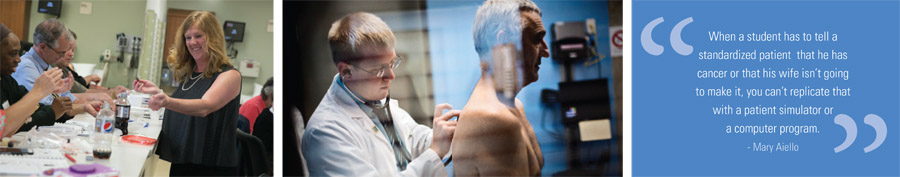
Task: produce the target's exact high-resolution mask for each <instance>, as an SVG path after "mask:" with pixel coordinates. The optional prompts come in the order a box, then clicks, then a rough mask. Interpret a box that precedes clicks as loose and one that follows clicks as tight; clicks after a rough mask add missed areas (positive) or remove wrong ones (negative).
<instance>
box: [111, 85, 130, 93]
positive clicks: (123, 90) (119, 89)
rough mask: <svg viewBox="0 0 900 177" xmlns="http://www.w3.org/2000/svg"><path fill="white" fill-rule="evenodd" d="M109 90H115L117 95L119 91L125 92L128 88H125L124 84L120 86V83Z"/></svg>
mask: <svg viewBox="0 0 900 177" xmlns="http://www.w3.org/2000/svg"><path fill="white" fill-rule="evenodd" d="M111 90H113V91H115V92H116V95H118V94H120V93H122V92H127V91H128V88H125V87H124V86H121V85H120V86H116V88H112V89H111Z"/></svg>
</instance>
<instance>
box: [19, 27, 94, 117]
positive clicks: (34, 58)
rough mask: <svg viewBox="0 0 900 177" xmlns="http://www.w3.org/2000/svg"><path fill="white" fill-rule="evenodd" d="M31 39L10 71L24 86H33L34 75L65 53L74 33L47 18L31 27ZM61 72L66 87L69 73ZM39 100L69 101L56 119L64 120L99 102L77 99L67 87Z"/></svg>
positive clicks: (89, 111)
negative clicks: (29, 44)
mask: <svg viewBox="0 0 900 177" xmlns="http://www.w3.org/2000/svg"><path fill="white" fill-rule="evenodd" d="M33 40H34V46H32V49H31V50H29V51H28V52H27V53H25V55H22V62H21V63H19V66H18V67H16V72H15V73H13V74H12V77H13V78H15V79H16V81H17V82H19V84H21V85H22V86H25V88H26V89H28V90H31V88H32V86H34V81H35V79H37V78H38V77H39V76H40V75H41V74H42V73H44V71H46V70H47V69H49V68H50V67H51V65H55V64H56V63H58V62H59V60H61V59H63V58H64V57H65V56H66V53H67V52H68V51H69V50H71V48H72V47H73V45H72V41H73V40H74V37H73V36H72V35H71V34H69V28H68V27H66V25H65V24H63V22H61V21H59V20H57V19H55V18H50V19H47V20H44V21H42V22H41V23H39V24H38V25H37V27H35V29H34V37H33ZM64 73H65V72H64ZM65 76H68V77H67V78H66V83H67V85H66V88H71V84H72V83H73V81H72V79H71V78H72V77H71V74H68V75H65ZM40 103H41V104H44V105H51V104H54V103H55V104H60V103H62V104H65V105H71V108H72V109H70V110H67V111H65V115H66V116H62V117H61V118H58V119H57V121H58V122H63V121H66V120H68V119H71V118H72V117H74V116H75V115H76V114H80V113H83V112H87V113H90V114H91V115H96V114H97V110H96V109H95V108H99V106H100V105H101V104H100V102H98V101H93V102H91V101H88V100H87V99H80V100H79V99H78V97H76V96H75V95H73V94H72V93H71V92H68V91H67V92H65V93H62V94H59V95H53V96H47V97H46V98H44V99H42V100H41V101H40ZM67 107H68V106H67ZM56 115H62V113H60V112H56Z"/></svg>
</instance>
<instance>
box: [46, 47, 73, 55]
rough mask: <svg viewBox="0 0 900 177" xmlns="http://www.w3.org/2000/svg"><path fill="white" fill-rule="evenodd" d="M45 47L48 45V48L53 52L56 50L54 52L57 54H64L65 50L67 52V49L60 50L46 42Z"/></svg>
mask: <svg viewBox="0 0 900 177" xmlns="http://www.w3.org/2000/svg"><path fill="white" fill-rule="evenodd" d="M47 47H50V50H53V52H56V54H57V55H59V56H65V55H66V52H68V50H63V51H62V52H60V51H59V50H56V49H54V48H53V45H50V44H47Z"/></svg>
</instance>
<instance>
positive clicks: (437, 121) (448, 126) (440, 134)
mask: <svg viewBox="0 0 900 177" xmlns="http://www.w3.org/2000/svg"><path fill="white" fill-rule="evenodd" d="M445 109H451V110H450V111H447V113H444V114H441V112H444V110H445ZM452 109H453V106H450V104H447V103H444V104H439V105H437V106H435V107H434V122H433V124H432V131H433V132H432V133H433V134H432V136H433V137H432V139H431V150H434V152H437V154H438V157H440V158H444V155H446V154H447V152H448V151H450V142H451V141H452V140H453V133H454V132H455V131H456V121H450V118H453V117H456V116H459V114H460V113H461V112H462V111H460V110H452Z"/></svg>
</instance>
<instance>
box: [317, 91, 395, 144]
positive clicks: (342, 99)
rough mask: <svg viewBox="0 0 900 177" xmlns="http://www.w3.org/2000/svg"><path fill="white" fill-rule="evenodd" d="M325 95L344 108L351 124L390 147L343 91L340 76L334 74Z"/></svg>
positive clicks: (360, 109)
mask: <svg viewBox="0 0 900 177" xmlns="http://www.w3.org/2000/svg"><path fill="white" fill-rule="evenodd" d="M327 94H328V96H329V97H331V99H332V100H334V102H335V103H336V104H337V106H338V107H339V108H344V111H345V113H347V116H349V117H350V119H351V120H352V121H353V122H355V123H356V124H357V125H360V126H361V127H362V128H365V129H366V131H368V132H369V133H367V134H369V135H370V136H372V137H374V138H376V139H379V140H380V141H381V142H382V143H385V144H388V145H390V143H388V141H387V138H385V137H384V135H382V134H381V132H379V131H378V129H377V128H375V123H372V120H371V119H369V116H368V115H366V113H364V112H363V111H362V108H360V107H359V104H357V103H356V100H354V99H353V98H352V97H351V96H350V94H349V93H348V92H346V91H344V88H343V87H342V86H341V83H340V74H335V76H334V81H332V83H331V88H329V89H328V93H327Z"/></svg>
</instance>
